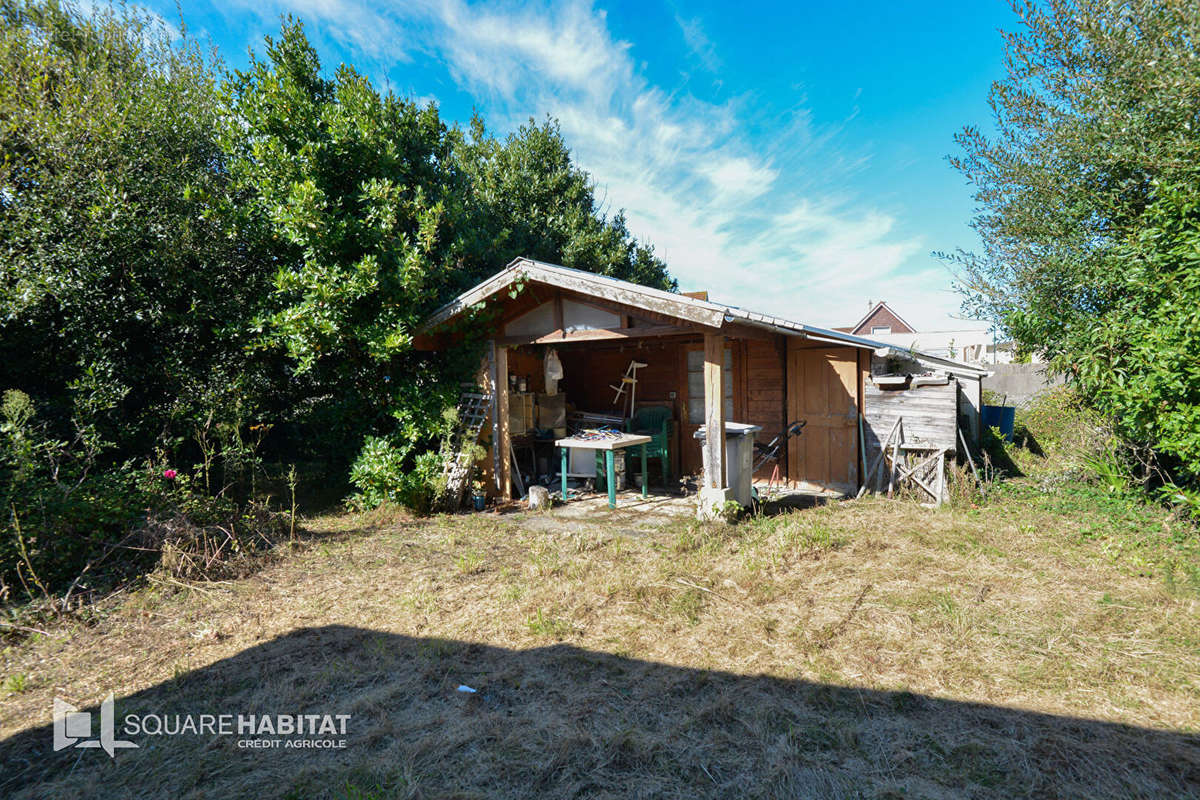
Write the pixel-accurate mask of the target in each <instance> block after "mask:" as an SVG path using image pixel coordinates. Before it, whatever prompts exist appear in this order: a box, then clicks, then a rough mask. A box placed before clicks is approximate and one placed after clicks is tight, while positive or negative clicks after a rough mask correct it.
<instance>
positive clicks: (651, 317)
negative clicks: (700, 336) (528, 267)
mask: <svg viewBox="0 0 1200 800" xmlns="http://www.w3.org/2000/svg"><path fill="white" fill-rule="evenodd" d="M563 297H564V298H566V299H567V300H573V301H574V302H576V303H583V304H584V305H588V306H592V307H593V308H598V309H600V310H601V311H608V312H611V313H613V314H618V315H629V316H631V317H636V318H638V319H644V320H646V321H648V322H657V323H659V324H660V325H681V326H685V325H686V326H695V327H696V329H707V330H710V331H711V330H715V328H709V327H708V326H705V325H700V324H698V323H694V322H689V321H688V320H687V319H684V318H682V317H676V316H671V315H670V314H663V313H660V312H658V311H655V310H653V309H650V308H643V307H641V306H636V305H627V304H625V303H619V302H613V301H611V300H606V299H604V298H602V297H596V296H595V295H588V294H579V293H578V292H572V291H570V290H569V289H568V290H564V291H563Z"/></svg>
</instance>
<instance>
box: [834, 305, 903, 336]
mask: <svg viewBox="0 0 1200 800" xmlns="http://www.w3.org/2000/svg"><path fill="white" fill-rule="evenodd" d="M881 308H886V309H887V310H888V313H889V314H891V315H892V316H893V317H895V318H896V319H898V320H900V321H901V322H903V323H904V326H905V327H906V328H908V329H909V330H910V331H913V332H914V333H915V332H916V330H917V329H916V328H914V327H913V326H912V325H910V324H909V322H908V320H906V319H905V318H904V317H902V316H900V315H899V314H897V313H896V309H894V308H892V307H891V306H889V305H888V304H887V301H886V300H880V301H879V302H878V303H876V304H875V305H873V306H871V310H870V311H868V312H867V313H866V315H865V316H864V317H863V318H862V319H860V320H859V321H858V322H856V323H854V325H853V326H851V327H849V328H846V329H845V330H848V331H856V330H858V329H859V328H860V327H862V325H863V323H865V322H866V321H867V320H869V319H870V318H871V317H873V316H875V314H876V312H878V311H879V309H881ZM838 330H841V329H840V328H839V329H838Z"/></svg>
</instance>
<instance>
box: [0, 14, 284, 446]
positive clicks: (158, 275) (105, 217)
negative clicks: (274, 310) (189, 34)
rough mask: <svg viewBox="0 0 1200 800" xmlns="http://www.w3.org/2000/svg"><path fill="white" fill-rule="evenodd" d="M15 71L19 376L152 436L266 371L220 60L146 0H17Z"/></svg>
mask: <svg viewBox="0 0 1200 800" xmlns="http://www.w3.org/2000/svg"><path fill="white" fill-rule="evenodd" d="M0 71H2V72H3V75H4V77H3V79H0V115H2V119H3V124H2V126H0V152H2V153H3V161H2V162H0V248H2V252H3V258H0V361H2V362H3V363H4V374H5V381H6V384H7V386H8V388H20V389H22V390H24V391H26V392H27V393H28V394H30V395H32V396H33V397H35V398H37V399H38V401H39V404H40V405H41V406H42V407H43V408H45V409H46V410H47V413H48V414H49V416H50V417H51V418H52V419H57V420H58V421H59V425H60V427H64V426H66V420H68V419H69V418H71V417H77V416H81V415H82V416H84V417H86V418H87V421H88V423H89V424H96V425H98V426H99V427H100V429H101V431H102V433H103V434H104V436H105V438H106V439H108V440H110V441H112V442H114V443H115V444H117V446H118V447H120V448H121V449H123V450H125V451H127V452H139V451H140V452H147V451H148V450H149V449H150V448H151V447H152V446H153V445H155V444H156V443H161V442H159V440H160V438H161V437H162V436H163V435H164V433H165V432H168V431H173V428H174V427H178V426H176V425H175V421H177V420H180V419H181V418H182V419H185V420H190V419H191V418H193V417H195V416H197V415H202V414H204V413H207V412H208V411H210V410H211V409H212V408H213V406H214V405H216V404H224V405H228V404H232V403H235V402H237V399H236V398H235V397H231V394H232V393H239V394H245V393H246V392H247V391H249V390H250V385H251V384H254V383H256V382H257V383H261V380H259V379H256V378H255V377H253V373H254V372H255V362H254V361H253V360H251V359H249V358H247V355H246V353H245V352H244V350H243V345H244V344H245V343H247V342H248V341H249V339H250V333H249V330H248V326H247V321H248V319H249V318H250V316H252V311H253V309H254V308H255V307H256V306H257V304H258V303H259V302H260V301H261V299H262V297H263V296H264V294H265V290H266V288H267V285H268V284H267V283H266V281H265V280H264V278H265V276H266V274H267V273H266V271H265V270H264V264H265V263H266V256H265V254H264V253H263V252H262V251H261V248H259V247H258V246H257V245H258V243H257V242H256V241H255V240H254V239H252V238H248V237H245V236H242V237H235V236H233V235H232V231H231V228H230V226H229V217H228V214H227V210H228V208H230V207H231V205H233V204H234V203H236V198H233V197H231V196H230V195H229V185H228V176H227V174H226V172H225V170H224V168H223V162H224V156H223V153H222V150H221V147H220V144H219V142H218V141H217V139H216V136H215V131H216V130H217V129H218V126H219V122H220V120H221V119H222V117H223V116H224V112H223V109H222V105H221V102H220V96H219V92H218V85H217V73H216V71H215V67H214V65H213V64H212V63H211V61H210V59H208V58H207V57H206V56H205V55H204V54H203V53H202V52H201V51H200V50H199V49H198V48H197V47H196V46H195V45H193V44H192V43H190V42H186V41H185V42H184V43H181V44H179V45H175V44H173V43H172V42H171V40H170V38H169V36H168V34H167V32H166V31H165V30H163V29H162V28H161V27H160V26H158V25H156V24H155V23H154V22H153V21H152V20H151V19H149V18H146V17H143V16H140V15H138V14H137V13H136V12H134V11H131V10H129V9H122V10H120V11H112V10H108V9H104V10H101V11H98V12H97V13H96V14H95V15H93V16H91V17H82V16H79V15H77V14H74V13H73V12H71V11H70V10H69V9H64V8H62V7H59V6H58V5H57V4H55V3H47V4H42V3H29V4H26V3H19V2H13V1H12V0H4V2H3V5H0ZM235 387H236V391H235Z"/></svg>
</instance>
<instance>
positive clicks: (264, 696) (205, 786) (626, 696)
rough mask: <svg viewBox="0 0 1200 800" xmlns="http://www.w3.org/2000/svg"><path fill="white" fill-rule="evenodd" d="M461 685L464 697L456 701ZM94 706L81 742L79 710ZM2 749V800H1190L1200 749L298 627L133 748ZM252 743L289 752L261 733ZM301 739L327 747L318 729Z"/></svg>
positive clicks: (556, 655) (196, 679) (26, 745)
mask: <svg viewBox="0 0 1200 800" xmlns="http://www.w3.org/2000/svg"><path fill="white" fill-rule="evenodd" d="M459 684H468V685H470V686H472V687H474V688H476V689H478V692H477V693H476V694H465V693H460V692H458V691H456V687H457V686H458V685H459ZM88 710H90V711H91V712H92V718H93V726H94V727H95V729H96V731H97V732H98V730H99V724H98V722H99V717H100V715H99V713H98V711H97V709H95V708H92V709H88ZM151 713H154V714H160V715H164V714H165V715H175V714H192V715H199V714H214V715H218V714H234V715H236V714H272V715H274V714H293V715H294V714H301V713H303V714H349V715H351V717H350V720H349V722H348V728H347V734H346V736H345V739H346V746H345V748H344V749H340V750H315V751H314V750H308V749H294V748H286V747H283V746H282V745H281V746H277V747H274V748H271V749H262V750H259V749H254V750H250V749H244V748H243V747H240V746H239V744H238V743H239V741H240V739H241V738H247V737H239V736H238V735H236V734H234V735H227V736H221V735H209V734H205V735H195V734H186V735H177V736H157V737H153V736H144V735H142V736H137V735H126V734H125V731H124V730H123V725H124V724H125V722H124V721H125V718H126V715H130V714H138V715H145V714H151ZM49 717H50V709H49V708H47V709H46V718H47V724H45V725H43V726H41V727H38V728H35V729H31V730H28V731H25V732H22V733H20V734H17V735H15V736H11V737H9V738H7V739H5V740H4V741H2V742H0V763H2V764H3V765H4V771H3V774H2V777H0V794H3V795H4V796H6V797H22V798H33V797H37V798H43V797H56V798H59V797H61V798H66V797H82V796H86V797H98V798H105V797H172V798H178V797H195V798H198V797H214V798H215V797H221V798H225V797H254V798H268V797H291V798H310V797H311V798H320V797H333V798H340V797H351V798H375V797H464V798H465V797H525V796H545V797H576V796H586V797H598V796H607V797H648V796H654V797H714V798H716V797H747V796H758V797H782V796H788V797H806V798H826V797H828V798H833V797H837V798H842V797H948V796H954V797H959V796H970V797H1196V796H1198V793H1200V788H1198V787H1200V739H1198V737H1196V736H1195V735H1189V734H1182V733H1173V732H1166V731H1158V730H1149V729H1144V728H1137V727H1131V726H1127V725H1120V724H1110V723H1104V722H1094V721H1089V720H1083V719H1075V718H1070V717H1061V716H1052V715H1047V714H1040V713H1033V712H1028V711H1020V710H1013V709H1006V708H999V707H994V706H987V705H978V704H972V703H961V702H954V701H948V700H941V699H936V698H932V697H926V696H922V695H917V694H911V693H907V692H886V691H871V690H859V689H852V688H844V687H839V686H832V685H825V684H820V683H811V682H807V681H802V680H783V679H778V678H771V677H763V676H755V675H737V674H731V673H727V672H720V671H715V670H703V669H687V668H680V667H674V666H668V665H664V664H658V663H651V662H647V661H641V660H637V659H632V658H625V657H621V656H618V655H612V654H608V653H602V652H592V651H588V650H583V649H580V648H577V647H573V646H570V645H561V644H560V645H552V646H547V647H540V648H533V649H529V650H509V649H504V648H498V647H491V646H483V645H478V644H470V643H465V642H459V641H448V640H440V639H421V638H411V637H407V636H398V635H393V634H384V633H377V632H373V631H369V630H361V629H357V628H352V627H338V626H331V627H322V628H313V629H305V630H298V631H296V632H294V633H292V634H289V635H287V636H284V637H281V638H278V639H275V640H272V641H269V642H266V643H264V644H261V645H258V646H255V647H251V648H249V649H247V650H244V651H242V652H240V653H238V654H237V655H235V656H233V657H231V658H228V659H226V660H224V661H219V662H216V663H214V664H212V665H210V666H208V667H204V668H202V669H198V670H195V671H192V672H188V673H185V674H183V675H181V676H180V677H179V678H177V679H175V680H172V681H168V682H165V683H162V684H159V685H157V686H155V687H152V688H150V689H147V690H145V691H142V692H138V693H136V694H134V695H132V696H130V697H124V698H118V700H117V702H116V719H117V730H116V734H117V738H118V739H120V738H128V739H131V740H132V741H134V742H135V743H136V744H137V745H138V746H139V749H127V750H118V751H117V752H116V756H115V758H112V759H110V758H109V757H108V756H107V755H105V754H104V752H102V751H100V750H96V749H90V750H83V749H67V750H63V751H61V752H58V753H54V752H52V731H51V726H50V724H49ZM262 738H265V739H272V738H278V739H281V740H291V739H293V737H288V736H281V737H271V736H264V737H262ZM319 738H335V739H336V738H340V737H338V736H334V737H330V736H324V737H319Z"/></svg>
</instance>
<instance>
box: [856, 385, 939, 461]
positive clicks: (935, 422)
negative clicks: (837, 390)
mask: <svg viewBox="0 0 1200 800" xmlns="http://www.w3.org/2000/svg"><path fill="white" fill-rule="evenodd" d="M863 392H864V395H865V397H864V402H863V405H864V406H865V408H864V414H863V429H864V430H863V432H864V438H865V439H866V443H867V463H868V464H871V463H873V462H874V460H875V457H876V455H877V454H878V453H879V448H880V446H881V445H882V444H883V441H884V440H885V439H887V435H888V433H889V432H890V431H891V429H892V425H893V424H895V422H896V420H897V419H898V418H903V419H904V441H906V442H913V441H925V442H929V443H931V444H933V445H936V446H937V447H945V448H948V449H949V450H950V451H952V452H953V451H955V450H956V448H955V444H956V437H957V434H956V431H957V425H958V381H956V380H954V379H953V378H951V379H950V382H949V383H947V384H945V385H944V386H919V387H917V388H915V389H880V388H879V387H878V386H876V385H875V383H874V381H872V380H871V379H870V378H867V380H866V382H865V383H864V385H863Z"/></svg>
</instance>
